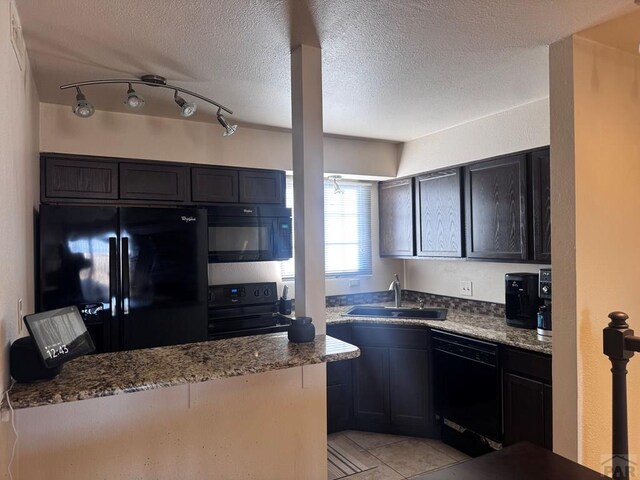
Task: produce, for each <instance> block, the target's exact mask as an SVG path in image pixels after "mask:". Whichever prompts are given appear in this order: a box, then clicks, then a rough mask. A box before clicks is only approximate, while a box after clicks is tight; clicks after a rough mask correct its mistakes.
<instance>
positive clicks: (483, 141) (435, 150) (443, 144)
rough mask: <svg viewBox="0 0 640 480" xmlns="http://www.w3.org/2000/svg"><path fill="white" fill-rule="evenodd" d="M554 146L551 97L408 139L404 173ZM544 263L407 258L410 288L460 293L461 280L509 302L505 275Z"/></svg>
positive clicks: (477, 294) (480, 295) (488, 297)
mask: <svg viewBox="0 0 640 480" xmlns="http://www.w3.org/2000/svg"><path fill="white" fill-rule="evenodd" d="M544 145H549V100H548V99H542V100H538V101H535V102H532V103H528V104H525V105H521V106H519V107H516V108H513V109H511V110H507V111H505V112H501V113H498V114H495V115H491V116H488V117H484V118H480V119H477V120H473V121H470V122H468V123H465V124H462V125H458V126H456V127H452V128H450V129H447V130H443V131H441V132H437V133H434V134H432V135H427V136H425V137H422V138H418V139H417V140H413V141H411V142H407V143H405V144H403V145H402V147H401V148H400V163H399V165H398V176H405V175H413V174H417V173H421V172H425V171H429V170H436V169H438V168H442V167H448V166H451V165H459V164H463V163H467V162H472V161H475V160H482V159H484V158H489V157H494V156H496V155H502V154H507V153H512V152H517V151H521V150H527V149H531V148H535V147H540V146H544ZM540 267H541V266H540V265H527V264H513V263H485V262H473V261H441V260H419V259H416V260H407V261H405V272H406V281H405V285H406V288H408V289H411V290H418V291H425V292H430V293H437V294H440V295H450V296H453V297H460V296H461V295H460V281H461V280H470V281H472V282H473V297H471V298H472V299H474V300H484V301H489V302H498V303H504V274H505V273H508V272H537V271H538V270H539V269H540Z"/></svg>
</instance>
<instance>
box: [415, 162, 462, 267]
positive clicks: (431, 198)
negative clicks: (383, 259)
mask: <svg viewBox="0 0 640 480" xmlns="http://www.w3.org/2000/svg"><path fill="white" fill-rule="evenodd" d="M461 185H462V182H461V181H460V169H457V168H454V169H449V170H443V171H441V172H434V173H428V174H425V175H421V176H419V177H417V179H416V189H417V191H416V230H417V235H418V237H417V239H416V253H417V255H418V256H421V257H461V256H462V210H461V208H460V203H461V202H460V199H461V196H462V191H461Z"/></svg>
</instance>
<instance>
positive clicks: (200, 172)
mask: <svg viewBox="0 0 640 480" xmlns="http://www.w3.org/2000/svg"><path fill="white" fill-rule="evenodd" d="M191 196H192V200H193V201H194V202H198V203H238V198H239V196H238V171H237V170H231V169H222V168H209V167H194V168H192V169H191Z"/></svg>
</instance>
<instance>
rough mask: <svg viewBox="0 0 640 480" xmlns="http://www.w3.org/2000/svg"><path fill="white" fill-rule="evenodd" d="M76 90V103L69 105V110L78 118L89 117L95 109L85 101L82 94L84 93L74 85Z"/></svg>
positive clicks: (85, 98)
mask: <svg viewBox="0 0 640 480" xmlns="http://www.w3.org/2000/svg"><path fill="white" fill-rule="evenodd" d="M76 91H77V92H78V93H77V95H76V103H75V104H74V105H73V107H71V110H72V111H73V113H75V114H76V115H77V116H79V117H80V118H89V117H90V116H91V115H93V114H94V112H95V111H96V109H95V108H94V107H93V105H91V104H90V103H89V102H88V101H87V97H85V96H84V93H82V90H80V88H79V87H76Z"/></svg>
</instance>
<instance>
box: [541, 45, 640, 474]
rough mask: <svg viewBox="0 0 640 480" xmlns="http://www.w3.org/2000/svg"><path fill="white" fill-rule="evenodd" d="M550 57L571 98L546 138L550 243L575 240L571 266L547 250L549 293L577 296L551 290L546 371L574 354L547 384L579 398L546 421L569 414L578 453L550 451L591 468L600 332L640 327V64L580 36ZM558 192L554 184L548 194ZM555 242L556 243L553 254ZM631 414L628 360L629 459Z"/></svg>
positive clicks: (604, 423) (633, 431)
mask: <svg viewBox="0 0 640 480" xmlns="http://www.w3.org/2000/svg"><path fill="white" fill-rule="evenodd" d="M569 42H571V40H569ZM553 52H555V53H556V54H558V55H560V54H564V60H565V63H567V62H568V63H569V64H570V65H572V71H567V69H558V68H556V69H552V71H551V78H552V85H553V84H554V76H555V77H559V78H555V84H556V85H559V84H560V83H564V85H565V88H564V94H565V95H566V94H569V95H572V96H573V109H572V110H571V111H569V112H566V111H565V112H560V111H559V109H556V108H554V117H552V129H553V131H554V133H556V132H557V133H558V135H554V137H553V138H554V145H553V146H552V157H553V159H552V168H553V169H554V170H553V171H552V176H553V175H554V174H556V173H558V174H564V175H565V177H564V178H563V179H562V180H563V186H562V187H561V189H562V190H561V189H560V188H559V189H558V190H559V191H558V192H556V193H554V195H553V204H552V209H553V215H554V219H553V220H554V231H553V235H554V236H555V235H556V233H557V226H558V225H559V224H566V225H569V226H573V228H574V232H575V236H574V239H571V238H570V237H569V239H567V240H568V241H571V240H573V242H572V244H568V245H567V246H566V248H565V249H564V251H565V253H566V255H568V256H570V258H568V259H562V260H560V261H559V262H558V264H557V265H556V259H558V257H557V256H555V251H554V266H553V268H554V285H557V282H558V281H560V284H561V285H569V284H570V283H571V282H572V281H573V280H574V279H575V290H573V291H572V289H570V288H566V289H565V290H563V294H562V295H559V296H558V295H557V294H558V290H557V289H556V299H557V300H555V301H554V309H556V310H555V311H556V312H557V311H558V309H560V311H562V312H564V314H563V316H562V319H561V321H562V322H565V325H566V330H565V329H564V328H563V332H565V335H563V336H561V337H559V336H557V335H554V345H553V349H554V352H553V354H554V365H555V364H556V363H558V362H560V361H562V359H563V358H564V356H563V355H564V352H563V350H564V348H565V346H566V347H567V350H568V355H569V356H571V355H573V352H572V349H574V348H575V349H577V369H576V370H574V371H573V372H568V371H562V372H560V371H558V370H557V369H554V385H562V384H564V383H565V382H567V383H570V384H573V383H576V384H577V396H575V397H574V396H568V397H567V398H556V401H555V402H554V419H555V418H562V417H563V416H564V415H572V412H574V411H576V410H577V412H578V423H579V429H578V438H577V441H576V443H577V445H565V444H563V443H558V444H557V445H556V446H555V448H558V449H562V450H563V451H572V450H577V458H578V460H579V461H581V462H582V463H584V464H586V465H587V466H589V467H591V468H594V469H598V468H599V466H600V463H601V461H602V460H603V457H602V456H605V458H606V455H607V454H609V453H610V450H611V393H610V385H611V374H610V372H609V368H610V363H609V362H608V360H607V358H606V357H605V356H604V355H603V354H602V328H603V327H604V326H605V325H606V324H607V322H608V319H607V314H608V313H609V312H611V311H613V310H623V311H625V312H627V313H628V314H629V315H630V317H631V320H630V322H631V325H632V326H634V325H635V327H636V329H638V328H639V327H640V323H638V322H640V296H638V287H637V280H638V278H637V277H638V272H640V256H639V255H637V252H638V243H637V238H638V236H639V235H640V215H639V214H638V212H640V196H638V194H637V183H638V179H639V178H640V114H639V113H638V112H640V98H639V97H640V86H639V84H638V71H639V69H640V59H639V58H638V56H637V55H635V54H629V53H624V52H622V51H620V50H616V49H613V48H610V47H607V46H605V45H602V44H599V43H595V42H592V41H589V40H586V39H583V38H581V37H579V36H576V37H574V38H573V42H572V44H569V45H568V46H566V44H565V47H564V48H562V47H558V48H556V49H554V50H552V53H553ZM571 54H572V55H571ZM551 65H552V67H553V66H554V65H556V66H557V59H554V58H553V57H552V63H551ZM567 85H568V86H567ZM554 93H555V92H554V91H553V90H552V95H554ZM569 103H570V102H567V103H565V106H566V107H569ZM555 114H557V116H556V115H555ZM571 115H572V116H573V122H574V128H573V132H566V124H564V123H565V122H566V120H567V119H568V118H569V119H570V118H571ZM569 124H570V122H569ZM563 132H564V133H567V134H565V135H562V133H563ZM572 157H574V158H572ZM567 163H568V165H566V164H567ZM563 164H565V165H564V166H563ZM554 165H555V166H554ZM558 167H560V168H562V172H559V171H557V168H558ZM572 171H573V176H571V175H570V174H571V172H572ZM559 186H560V182H559V181H557V180H556V182H555V183H554V184H552V190H553V189H554V188H557V187H559ZM560 190H561V191H560ZM561 202H569V203H574V204H575V209H571V208H565V209H563V208H556V207H557V206H558V204H560V203H561ZM554 238H556V237H554ZM558 242H559V240H557V238H556V239H555V240H554V248H555V246H556V245H557V244H558ZM572 260H573V263H574V264H575V271H573V269H572V268H571V262H572ZM573 333H575V335H576V336H577V341H576V345H575V347H574V345H573V343H574V340H573V339H572V338H571V337H570V334H573ZM634 360H635V361H634ZM568 361H572V359H571V358H568ZM560 373H562V375H560ZM554 388H555V387H554ZM555 396H556V395H555V392H554V397H555ZM576 397H577V398H576ZM638 405H640V366H639V364H638V360H637V359H632V360H631V363H630V366H629V406H630V409H629V425H630V432H629V433H630V453H632V454H636V455H637V454H640V428H638V426H639V425H640V410H639V409H638V408H637V407H638ZM554 426H555V425H554ZM558 440H562V441H563V442H564V441H567V440H570V439H569V438H566V439H565V438H560V437H559V438H558Z"/></svg>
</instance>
